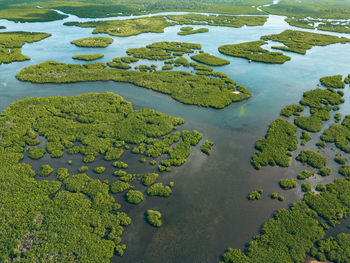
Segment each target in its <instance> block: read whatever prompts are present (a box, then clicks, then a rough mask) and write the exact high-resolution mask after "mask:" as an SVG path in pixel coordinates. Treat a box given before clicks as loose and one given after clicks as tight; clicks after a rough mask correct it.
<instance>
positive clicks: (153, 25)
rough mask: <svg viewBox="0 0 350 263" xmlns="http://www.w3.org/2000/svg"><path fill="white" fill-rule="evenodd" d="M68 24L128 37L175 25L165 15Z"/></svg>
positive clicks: (157, 31)
mask: <svg viewBox="0 0 350 263" xmlns="http://www.w3.org/2000/svg"><path fill="white" fill-rule="evenodd" d="M64 25H66V26H79V27H93V28H95V29H94V31H93V32H92V33H93V34H99V33H106V34H109V35H111V36H119V37H128V36H135V35H139V34H142V33H149V32H152V33H163V32H164V28H166V27H168V26H172V25H175V23H173V22H167V21H166V19H165V18H164V17H161V16H153V17H142V18H134V19H126V20H106V21H90V22H82V23H80V22H66V23H64Z"/></svg>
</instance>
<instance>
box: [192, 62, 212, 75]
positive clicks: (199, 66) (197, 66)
mask: <svg viewBox="0 0 350 263" xmlns="http://www.w3.org/2000/svg"><path fill="white" fill-rule="evenodd" d="M190 66H191V67H193V68H194V69H195V70H198V71H205V72H212V71H213V68H212V67H209V66H206V65H202V64H198V63H190ZM197 74H198V72H197Z"/></svg>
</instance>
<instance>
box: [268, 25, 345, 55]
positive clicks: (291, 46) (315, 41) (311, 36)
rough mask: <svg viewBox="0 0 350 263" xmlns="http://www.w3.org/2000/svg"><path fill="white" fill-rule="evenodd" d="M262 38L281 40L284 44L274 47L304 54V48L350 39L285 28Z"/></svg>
mask: <svg viewBox="0 0 350 263" xmlns="http://www.w3.org/2000/svg"><path fill="white" fill-rule="evenodd" d="M261 39H262V40H265V41H266V40H272V41H277V42H282V43H283V44H284V45H285V46H275V47H273V48H275V49H281V50H286V51H291V52H296V53H300V54H306V50H308V49H310V48H312V47H313V46H328V45H330V44H335V43H347V42H350V39H348V38H346V37H337V36H332V35H324V34H317V33H311V32H306V31H296V30H289V29H288V30H285V31H283V32H282V33H279V34H275V35H267V36H262V37H261Z"/></svg>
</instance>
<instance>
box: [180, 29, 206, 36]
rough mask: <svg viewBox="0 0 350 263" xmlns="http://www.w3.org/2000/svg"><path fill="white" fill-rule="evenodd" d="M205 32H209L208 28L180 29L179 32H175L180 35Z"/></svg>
mask: <svg viewBox="0 0 350 263" xmlns="http://www.w3.org/2000/svg"><path fill="white" fill-rule="evenodd" d="M206 32H209V29H208V28H198V29H195V30H185V31H180V32H177V34H178V35H180V36H187V35H192V34H198V33H206Z"/></svg>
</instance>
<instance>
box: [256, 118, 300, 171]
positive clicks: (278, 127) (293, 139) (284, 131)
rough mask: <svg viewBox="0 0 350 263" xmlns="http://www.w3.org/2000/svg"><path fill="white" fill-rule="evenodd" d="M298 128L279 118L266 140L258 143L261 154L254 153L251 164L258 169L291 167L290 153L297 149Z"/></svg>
mask: <svg viewBox="0 0 350 263" xmlns="http://www.w3.org/2000/svg"><path fill="white" fill-rule="evenodd" d="M296 131H297V127H295V126H294V125H293V124H292V123H291V122H289V121H287V120H285V119H282V118H279V119H277V120H274V121H273V122H272V123H271V124H270V126H269V129H268V131H267V133H266V136H265V138H264V139H261V140H259V141H257V142H256V145H255V148H256V149H257V150H259V152H256V153H254V155H253V156H252V159H251V163H252V164H253V166H254V167H255V168H256V169H260V168H261V167H262V166H267V165H272V166H274V165H279V166H282V167H287V166H289V163H290V157H289V155H288V152H289V151H294V150H296V149H297V145H298V137H297V136H296Z"/></svg>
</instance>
